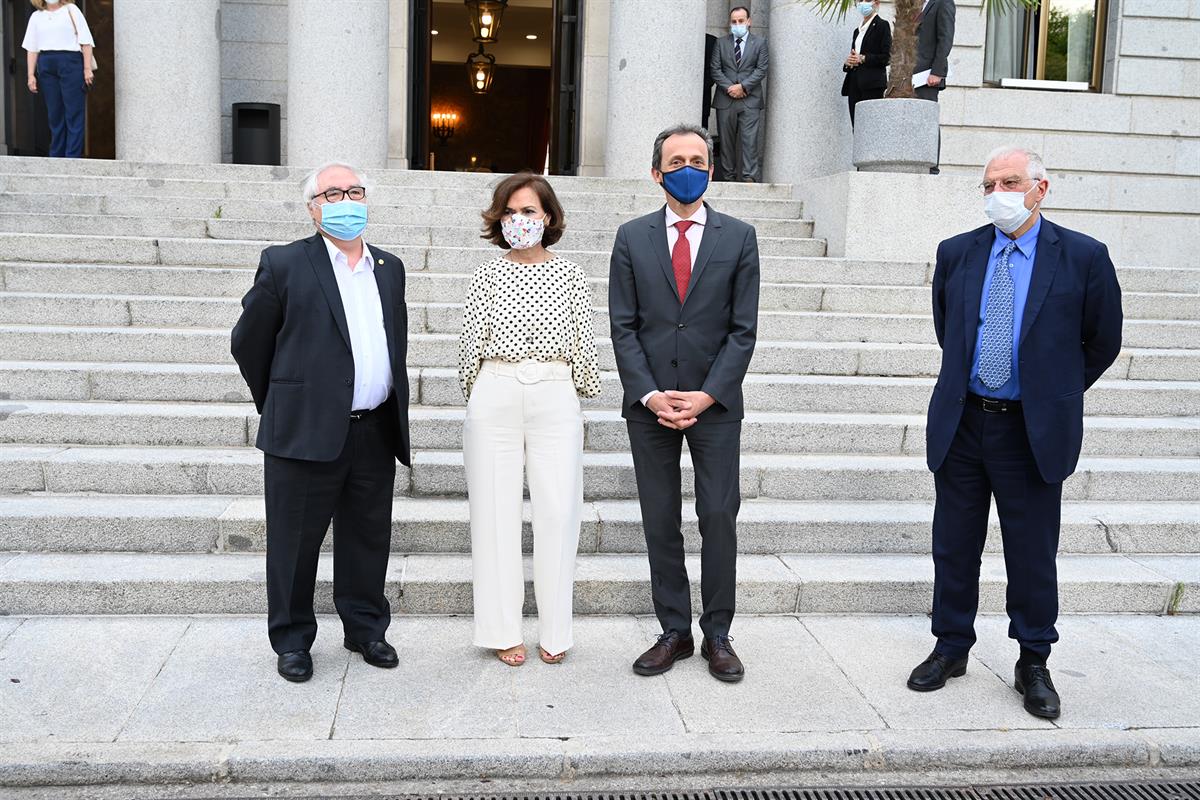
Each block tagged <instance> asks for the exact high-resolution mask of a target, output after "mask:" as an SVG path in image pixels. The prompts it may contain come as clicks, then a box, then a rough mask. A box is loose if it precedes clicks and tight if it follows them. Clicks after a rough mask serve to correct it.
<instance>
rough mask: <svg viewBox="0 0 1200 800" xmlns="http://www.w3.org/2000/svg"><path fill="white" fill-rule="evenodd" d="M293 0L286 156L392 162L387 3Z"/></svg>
mask: <svg viewBox="0 0 1200 800" xmlns="http://www.w3.org/2000/svg"><path fill="white" fill-rule="evenodd" d="M336 5H337V14H336V17H331V16H330V11H329V7H330V4H329V2H328V1H327V0H288V92H287V98H288V132H287V141H288V164H289V165H292V166H299V167H315V166H317V165H318V164H321V163H324V162H326V161H346V162H349V163H351V164H354V165H355V166H357V167H363V168H368V169H369V168H383V167H386V166H387V163H388V38H389V28H388V3H386V2H380V1H379V0H338V3H337V4H336Z"/></svg>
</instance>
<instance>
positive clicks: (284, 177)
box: [0, 156, 792, 198]
mask: <svg viewBox="0 0 1200 800" xmlns="http://www.w3.org/2000/svg"><path fill="white" fill-rule="evenodd" d="M308 174H309V170H308V169H307V168H301V167H287V166H260V165H251V164H156V163H148V162H146V163H139V162H129V161H106V160H94V161H93V160H89V161H86V162H75V161H73V162H71V163H69V164H68V163H63V162H59V161H57V160H49V159H37V158H28V157H26V158H19V157H18V158H14V157H11V156H10V157H8V158H5V159H4V161H3V163H0V176H6V177H14V178H15V177H22V178H23V177H27V176H34V177H37V178H44V177H59V178H64V177H65V178H78V177H87V178H109V179H113V178H116V179H121V178H133V179H137V180H140V181H144V182H145V185H147V186H150V187H151V188H153V189H155V190H161V189H163V188H169V187H170V186H171V184H172V182H174V181H184V182H188V183H194V182H204V183H211V184H218V183H230V184H236V185H247V184H250V185H255V186H259V185H267V184H273V185H275V186H277V187H278V186H285V187H291V188H293V189H295V190H296V191H297V193H299V190H300V187H301V183H302V182H303V180H304V179H305V178H306V177H307V176H308ZM366 176H367V177H368V178H369V179H370V181H369V182H370V184H371V185H372V186H380V187H400V188H414V189H416V188H440V189H450V188H459V189H471V190H476V191H480V190H485V189H490V188H491V187H492V186H493V185H495V184H496V183H497V182H498V181H500V180H501V179H502V178H504V177H506V176H505V175H503V174H491V173H478V172H429V171H426V170H405V169H371V170H366ZM545 177H546V178H547V180H549V181H550V183H551V185H552V186H554V187H555V191H557V192H593V193H600V194H609V193H629V192H644V191H647V190H649V191H656V189H655V187H654V184H653V182H652V181H651V180H650V179H649V177H646V178H609V177H601V176H575V175H547V176H545ZM150 179H159V180H157V181H156V182H151V180H150ZM112 183H113V184H114V185H116V186H128V184H127V183H125V182H123V181H120V180H114V181H112ZM214 191H215V190H214ZM791 193H792V187H791V185H790V184H786V183H755V184H746V183H737V182H722V181H716V182H713V183H712V184H710V186H709V196H712V197H785V198H786V197H791Z"/></svg>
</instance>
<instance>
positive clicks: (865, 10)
mask: <svg viewBox="0 0 1200 800" xmlns="http://www.w3.org/2000/svg"><path fill="white" fill-rule="evenodd" d="M858 13H860V14H862V15H863V16H864V17H869V16H871V15H872V14H874V13H875V4H874V3H859V4H858Z"/></svg>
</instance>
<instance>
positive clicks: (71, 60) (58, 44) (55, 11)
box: [21, 0, 96, 158]
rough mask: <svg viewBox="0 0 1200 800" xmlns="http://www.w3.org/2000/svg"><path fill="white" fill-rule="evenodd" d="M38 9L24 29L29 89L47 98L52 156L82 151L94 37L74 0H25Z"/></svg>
mask: <svg viewBox="0 0 1200 800" xmlns="http://www.w3.org/2000/svg"><path fill="white" fill-rule="evenodd" d="M29 2H30V3H32V4H33V7H34V8H36V9H37V11H35V12H33V16H32V17H30V18H29V27H28V28H26V29H25V41H23V42H22V43H21V47H23V48H25V53H26V55H25V62H26V64H27V66H28V68H29V81H28V86H29V91H31V92H33V93H34V94H40V95H41V96H42V97H43V98H44V99H45V101H46V116H47V117H48V118H49V120H50V156H51V157H52V158H64V157H65V158H79V157H81V156H82V155H83V108H84V102H83V100H84V98H83V95H84V93H85V92H86V91H88V89H90V88H91V86H92V63H93V62H92V48H93V47H94V46H95V44H96V43H95V41H94V40H93V39H92V31H91V29H90V28H88V24H87V20H86V19H84V18H83V13H82V12H81V11H80V10H79V9H78V8H76V7H75V2H74V0H29Z"/></svg>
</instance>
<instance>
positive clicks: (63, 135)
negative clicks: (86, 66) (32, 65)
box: [37, 50, 84, 158]
mask: <svg viewBox="0 0 1200 800" xmlns="http://www.w3.org/2000/svg"><path fill="white" fill-rule="evenodd" d="M37 78H38V91H39V92H40V93H41V95H42V97H43V98H45V100H46V116H47V117H48V118H49V120H50V157H51V158H80V157H81V156H82V155H83V109H84V97H83V54H82V53H75V52H71V51H68V50H45V51H43V52H42V53H41V54H39V55H38V60H37Z"/></svg>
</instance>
